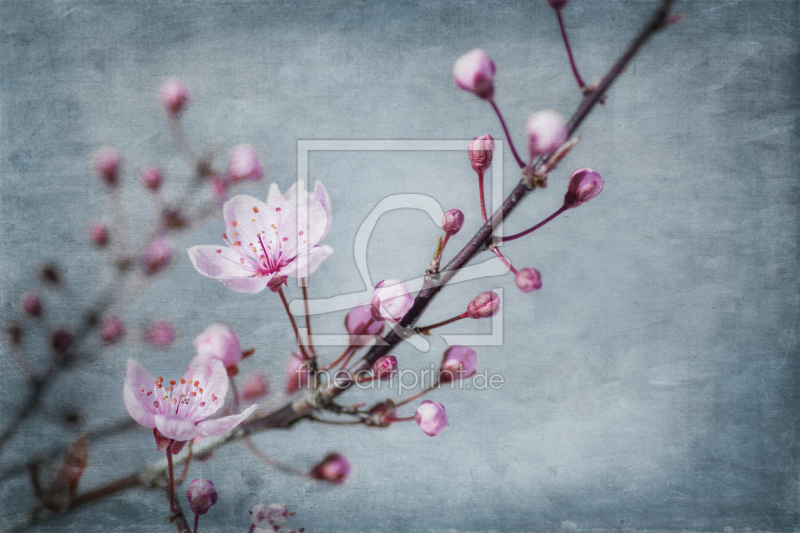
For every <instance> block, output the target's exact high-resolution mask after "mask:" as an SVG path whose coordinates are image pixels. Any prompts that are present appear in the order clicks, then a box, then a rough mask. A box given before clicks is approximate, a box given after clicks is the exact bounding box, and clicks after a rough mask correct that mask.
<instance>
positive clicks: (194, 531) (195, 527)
mask: <svg viewBox="0 0 800 533" xmlns="http://www.w3.org/2000/svg"><path fill="white" fill-rule="evenodd" d="M199 523H200V515H199V514H197V513H195V514H194V530H193V533H197V525H198V524H199Z"/></svg>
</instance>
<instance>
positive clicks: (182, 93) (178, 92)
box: [158, 78, 191, 118]
mask: <svg viewBox="0 0 800 533" xmlns="http://www.w3.org/2000/svg"><path fill="white" fill-rule="evenodd" d="M158 95H159V97H160V98H161V105H162V106H164V110H165V111H166V112H167V114H168V115H169V116H171V117H172V118H178V117H179V116H180V115H181V113H183V111H184V109H186V107H187V106H188V105H189V100H190V98H191V95H190V94H189V89H188V88H187V87H186V85H184V83H183V82H182V81H181V80H179V79H177V78H170V79H168V80H167V81H165V82H164V83H162V84H161V89H159V91H158Z"/></svg>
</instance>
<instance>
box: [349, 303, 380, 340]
mask: <svg viewBox="0 0 800 533" xmlns="http://www.w3.org/2000/svg"><path fill="white" fill-rule="evenodd" d="M344 325H345V327H346V328H347V332H348V333H350V344H351V345H353V346H366V345H367V344H369V343H371V342H372V341H373V340H375V337H376V336H377V335H380V334H381V332H382V331H383V328H384V326H385V324H384V322H383V320H381V321H380V322H378V321H375V320H373V319H372V306H371V305H370V304H363V305H359V306H358V307H354V308H352V309H351V310H350V312H349V313H347V317H346V318H345V319H344Z"/></svg>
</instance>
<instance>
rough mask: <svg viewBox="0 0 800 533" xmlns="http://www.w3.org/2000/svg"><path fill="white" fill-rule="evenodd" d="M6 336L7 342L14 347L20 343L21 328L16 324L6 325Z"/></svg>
mask: <svg viewBox="0 0 800 533" xmlns="http://www.w3.org/2000/svg"><path fill="white" fill-rule="evenodd" d="M6 335H7V336H8V342H10V343H11V344H12V345H14V346H16V345H19V344H20V343H21V342H22V328H21V327H19V325H18V324H8V325H7V326H6Z"/></svg>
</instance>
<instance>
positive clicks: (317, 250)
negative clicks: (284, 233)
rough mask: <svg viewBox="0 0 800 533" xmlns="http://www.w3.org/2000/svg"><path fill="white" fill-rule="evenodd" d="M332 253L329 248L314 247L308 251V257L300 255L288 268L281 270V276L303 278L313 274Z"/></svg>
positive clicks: (331, 249)
mask: <svg viewBox="0 0 800 533" xmlns="http://www.w3.org/2000/svg"><path fill="white" fill-rule="evenodd" d="M332 253H333V248H331V247H330V246H327V245H325V246H316V247H314V248H312V249H311V250H310V251H309V254H308V255H302V256H300V257H298V258H297V259H296V260H295V261H293V262H292V263H291V264H290V265H289V266H288V267H286V268H284V269H281V272H280V273H281V275H283V276H291V277H293V278H305V277H308V276H310V275H311V274H313V273H314V272H315V271H316V270H317V268H319V266H320V265H321V264H322V262H323V261H325V259H327V258H328V256H329V255H331V254H332Z"/></svg>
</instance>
